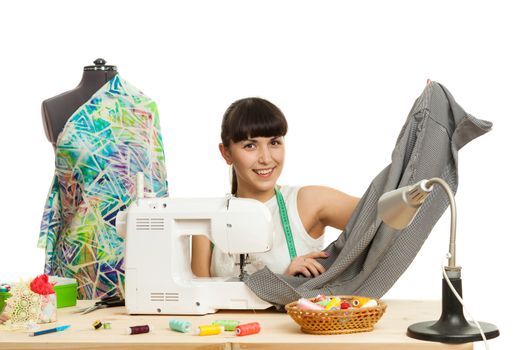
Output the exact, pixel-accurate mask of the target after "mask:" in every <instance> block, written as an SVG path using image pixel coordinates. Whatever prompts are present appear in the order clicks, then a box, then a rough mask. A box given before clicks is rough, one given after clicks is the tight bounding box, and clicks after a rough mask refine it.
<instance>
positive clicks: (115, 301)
mask: <svg viewBox="0 0 525 350" xmlns="http://www.w3.org/2000/svg"><path fill="white" fill-rule="evenodd" d="M124 305H126V303H125V300H124V299H122V298H120V297H119V296H118V295H114V296H111V297H104V298H102V299H100V300H99V301H97V302H96V303H95V305H93V306H90V307H87V308H84V309H80V310H77V311H76V312H79V313H81V314H82V315H85V314H87V313H90V312H92V311H95V310H98V309H103V308H106V307H116V306H124Z"/></svg>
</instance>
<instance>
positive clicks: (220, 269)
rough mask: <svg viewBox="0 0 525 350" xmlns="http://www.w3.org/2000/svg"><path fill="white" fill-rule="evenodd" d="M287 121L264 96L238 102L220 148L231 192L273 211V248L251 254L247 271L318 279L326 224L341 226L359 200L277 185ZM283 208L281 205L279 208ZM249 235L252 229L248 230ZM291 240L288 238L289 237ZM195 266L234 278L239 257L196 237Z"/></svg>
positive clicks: (228, 113)
mask: <svg viewBox="0 0 525 350" xmlns="http://www.w3.org/2000/svg"><path fill="white" fill-rule="evenodd" d="M287 129H288V124H287V122H286V119H285V117H284V115H283V113H282V112H281V111H280V110H279V108H277V107H276V106H275V105H273V104H272V103H271V102H269V101H266V100H264V99H261V98H255V97H252V98H245V99H241V100H238V101H236V102H234V103H233V104H232V105H231V106H230V107H229V108H228V109H227V110H226V112H225V114H224V117H223V120H222V130H221V139H222V143H220V144H219V150H220V152H221V155H222V157H223V158H224V160H225V161H226V163H227V164H228V165H230V166H231V167H232V190H231V192H232V194H233V195H235V196H236V197H239V198H252V199H256V200H259V201H261V202H263V203H265V204H266V205H267V206H268V208H269V209H270V212H271V213H272V217H273V221H274V228H275V238H274V242H273V247H272V249H271V250H270V251H269V252H265V253H259V254H250V258H249V262H250V264H249V265H248V266H247V271H248V272H254V271H255V270H259V269H261V268H263V267H264V266H268V268H269V269H270V270H272V271H273V272H276V273H282V274H288V275H296V274H303V275H304V276H306V277H314V276H318V275H319V274H321V273H323V272H324V271H325V269H324V267H323V266H322V265H321V264H320V263H319V262H318V261H317V260H316V259H318V258H326V257H327V255H326V253H324V252H322V251H321V249H322V248H323V235H324V230H325V227H327V226H331V227H335V228H337V229H341V230H342V229H343V228H344V227H345V225H346V223H347V222H348V221H349V219H350V217H351V215H352V213H353V211H354V209H355V207H356V205H357V203H358V201H359V199H358V198H355V197H352V196H349V195H347V194H345V193H342V192H339V191H337V190H334V189H332V188H328V187H322V186H305V187H290V186H278V185H276V183H277V180H278V179H279V176H280V175H281V172H282V169H283V166H284V158H285V145H284V136H285V135H286V132H287ZM280 194H282V197H283V199H284V203H285V207H286V212H287V216H288V218H289V220H284V221H289V223H290V230H291V235H292V237H293V243H292V245H293V246H294V248H295V250H296V252H297V253H296V255H297V256H294V255H293V254H292V253H291V250H290V247H289V246H288V244H287V239H286V236H285V232H286V231H288V229H287V228H283V220H282V219H281V214H280V209H279V204H278V200H277V196H279V195H280ZM281 211H282V209H281ZM247 234H249V232H247ZM288 241H289V240H288ZM192 270H193V273H194V274H195V275H196V276H199V277H209V276H235V275H236V272H235V271H236V270H238V269H236V268H235V258H234V257H233V256H230V255H228V254H225V253H223V252H221V251H219V249H218V248H213V245H212V244H211V243H210V241H209V240H208V239H207V238H206V237H204V236H193V238H192Z"/></svg>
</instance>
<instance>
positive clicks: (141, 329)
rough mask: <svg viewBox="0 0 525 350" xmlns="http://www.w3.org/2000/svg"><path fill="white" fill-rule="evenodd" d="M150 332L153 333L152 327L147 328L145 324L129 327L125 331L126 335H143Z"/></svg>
mask: <svg viewBox="0 0 525 350" xmlns="http://www.w3.org/2000/svg"><path fill="white" fill-rule="evenodd" d="M150 331H153V327H151V326H148V325H147V324H146V325H142V326H131V327H128V329H127V332H128V334H143V333H149V332H150Z"/></svg>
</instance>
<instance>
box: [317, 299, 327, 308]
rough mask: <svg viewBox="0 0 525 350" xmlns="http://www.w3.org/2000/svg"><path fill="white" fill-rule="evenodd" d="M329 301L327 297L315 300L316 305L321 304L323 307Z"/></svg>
mask: <svg viewBox="0 0 525 350" xmlns="http://www.w3.org/2000/svg"><path fill="white" fill-rule="evenodd" d="M329 302H330V300H329V299H325V300H320V301H318V302H316V304H317V305H321V306H322V307H323V308H324V307H325V306H326V305H328V303H329Z"/></svg>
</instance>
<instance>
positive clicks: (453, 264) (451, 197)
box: [427, 177, 457, 268]
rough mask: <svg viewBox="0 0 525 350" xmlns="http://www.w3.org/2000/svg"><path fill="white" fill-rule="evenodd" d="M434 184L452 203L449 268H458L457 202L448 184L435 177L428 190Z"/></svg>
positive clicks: (431, 180) (429, 182)
mask: <svg viewBox="0 0 525 350" xmlns="http://www.w3.org/2000/svg"><path fill="white" fill-rule="evenodd" d="M433 184H438V185H440V186H441V187H442V188H443V189H444V190H445V192H446V193H447V196H448V201H449V202H450V242H449V248H448V250H449V253H450V257H449V258H448V267H452V268H455V267H456V214H457V211H456V200H455V199H454V193H452V190H451V189H450V186H449V185H448V183H447V182H446V181H445V180H443V179H441V178H439V177H433V178H431V179H430V180H428V182H427V186H428V189H430V186H432V185H433Z"/></svg>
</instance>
